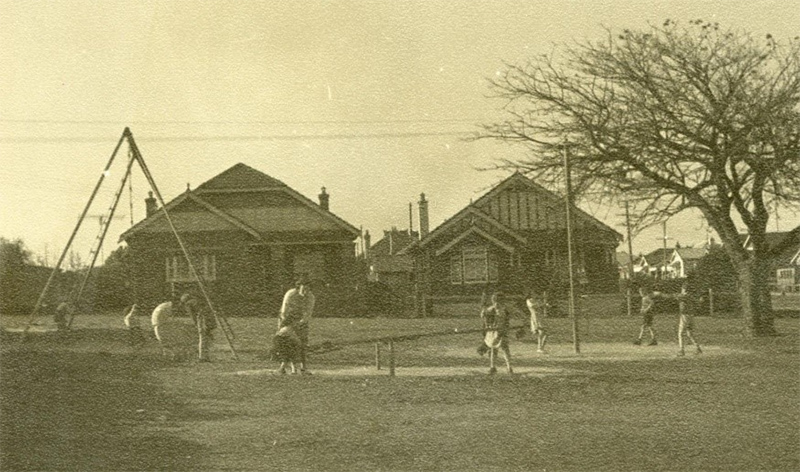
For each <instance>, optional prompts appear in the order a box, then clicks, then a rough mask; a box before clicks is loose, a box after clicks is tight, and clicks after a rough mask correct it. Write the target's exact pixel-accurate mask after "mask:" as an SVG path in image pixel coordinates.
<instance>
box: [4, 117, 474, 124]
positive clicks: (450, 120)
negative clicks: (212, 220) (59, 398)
mask: <svg viewBox="0 0 800 472" xmlns="http://www.w3.org/2000/svg"><path fill="white" fill-rule="evenodd" d="M480 121H482V120H480V119H471V118H444V119H432V118H431V119H427V118H426V119H409V120H308V121H306V120H274V121H273V120H267V121H225V120H208V121H205V120H164V121H149V120H133V121H131V120H128V121H114V120H50V119H8V118H0V123H27V124H65V125H171V124H174V125H193V124H199V125H364V124H400V123H402V124H408V123H477V122H480Z"/></svg>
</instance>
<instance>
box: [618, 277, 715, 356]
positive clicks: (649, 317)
mask: <svg viewBox="0 0 800 472" xmlns="http://www.w3.org/2000/svg"><path fill="white" fill-rule="evenodd" d="M639 296H640V297H641V298H642V304H641V308H640V310H639V311H640V313H641V315H642V327H641V329H640V330H639V336H638V337H637V338H636V340H635V341H633V344H634V345H636V346H640V345H641V344H642V338H643V337H644V333H645V331H648V332H649V333H650V342H649V343H648V346H656V345H658V341H657V340H656V333H655V330H654V329H653V319H654V315H653V305H654V304H655V303H654V300H653V297H654V293H653V292H652V291H650V290H648V289H647V288H644V287H640V288H639ZM675 298H677V300H678V312H679V319H678V348H679V351H678V356H684V355H686V349H685V344H686V343H685V340H687V341H688V342H689V343H690V344H693V345H694V347H695V353H696V354H702V353H703V349H702V348H700V345H699V344H698V343H697V341H695V339H694V335H693V334H692V333H693V331H694V317H693V316H692V314H691V313H689V310H687V309H686V301H687V299H688V293H687V291H686V284H684V285H683V286H682V287H681V292H680V293H679V294H678V295H677V296H675ZM684 337H685V340H684Z"/></svg>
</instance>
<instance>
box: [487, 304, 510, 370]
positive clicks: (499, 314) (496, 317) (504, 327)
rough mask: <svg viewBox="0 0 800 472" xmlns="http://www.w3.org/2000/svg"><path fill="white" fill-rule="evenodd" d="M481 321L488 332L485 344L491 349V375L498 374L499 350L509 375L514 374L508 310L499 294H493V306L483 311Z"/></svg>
mask: <svg viewBox="0 0 800 472" xmlns="http://www.w3.org/2000/svg"><path fill="white" fill-rule="evenodd" d="M481 320H482V321H483V328H484V330H485V332H486V334H485V335H484V338H483V342H484V343H485V344H486V346H487V347H488V348H489V374H490V375H491V374H494V373H496V372H497V368H495V365H494V361H495V357H497V351H498V349H499V350H500V353H501V354H502V355H503V359H504V360H505V361H506V369H507V370H508V373H509V374H513V373H514V370H513V369H512V368H511V350H510V349H509V347H508V321H509V320H508V310H506V307H505V305H504V304H503V300H502V295H501V294H500V293H499V292H495V293H494V294H492V304H491V305H489V306H488V307H485V308H484V309H482V310H481Z"/></svg>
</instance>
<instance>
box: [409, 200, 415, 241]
mask: <svg viewBox="0 0 800 472" xmlns="http://www.w3.org/2000/svg"><path fill="white" fill-rule="evenodd" d="M408 235H409V236H413V235H414V204H413V203H411V202H408Z"/></svg>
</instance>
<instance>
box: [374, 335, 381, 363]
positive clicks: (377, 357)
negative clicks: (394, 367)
mask: <svg viewBox="0 0 800 472" xmlns="http://www.w3.org/2000/svg"><path fill="white" fill-rule="evenodd" d="M375 368H376V369H378V370H381V343H380V342H377V343H375Z"/></svg>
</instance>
